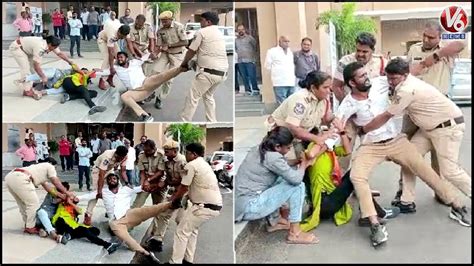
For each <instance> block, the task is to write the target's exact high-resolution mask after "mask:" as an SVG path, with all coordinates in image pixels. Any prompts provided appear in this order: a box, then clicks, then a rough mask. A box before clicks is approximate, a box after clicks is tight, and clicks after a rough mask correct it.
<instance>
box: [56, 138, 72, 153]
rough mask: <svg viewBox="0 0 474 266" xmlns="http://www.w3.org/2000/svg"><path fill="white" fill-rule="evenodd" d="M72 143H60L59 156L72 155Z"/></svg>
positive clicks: (63, 141)
mask: <svg viewBox="0 0 474 266" xmlns="http://www.w3.org/2000/svg"><path fill="white" fill-rule="evenodd" d="M70 145H71V143H70V142H69V141H67V140H60V141H59V155H63V156H69V155H71V146H70Z"/></svg>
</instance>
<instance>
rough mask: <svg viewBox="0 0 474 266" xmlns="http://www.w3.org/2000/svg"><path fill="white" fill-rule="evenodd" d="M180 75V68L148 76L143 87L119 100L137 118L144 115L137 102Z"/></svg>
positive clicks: (126, 93) (130, 91) (127, 93)
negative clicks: (130, 109)
mask: <svg viewBox="0 0 474 266" xmlns="http://www.w3.org/2000/svg"><path fill="white" fill-rule="evenodd" d="M180 73H181V70H180V67H175V68H173V69H170V70H167V71H165V72H163V73H160V74H154V75H152V76H149V77H147V78H146V79H145V81H143V86H141V87H139V88H137V89H134V90H129V91H127V92H125V93H123V94H122V96H120V98H121V99H122V101H123V102H124V104H125V105H127V106H128V107H130V108H132V110H133V111H134V112H135V114H136V115H137V116H140V115H141V114H145V113H146V112H145V110H143V108H142V107H140V105H138V103H137V102H140V101H143V100H145V99H146V98H148V97H149V96H150V95H151V94H152V93H153V91H154V90H155V89H156V88H157V87H158V86H160V85H161V84H163V83H164V82H166V81H167V80H169V79H172V78H174V77H176V76H177V75H179V74H180Z"/></svg>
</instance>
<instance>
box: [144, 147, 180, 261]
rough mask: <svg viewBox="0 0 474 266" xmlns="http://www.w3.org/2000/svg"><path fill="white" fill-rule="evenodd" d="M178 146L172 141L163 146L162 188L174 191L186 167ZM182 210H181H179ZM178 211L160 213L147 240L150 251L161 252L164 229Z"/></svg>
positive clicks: (178, 216)
mask: <svg viewBox="0 0 474 266" xmlns="http://www.w3.org/2000/svg"><path fill="white" fill-rule="evenodd" d="M178 148H179V144H178V142H176V141H174V140H169V141H167V142H166V143H165V145H163V149H164V151H165V156H166V158H165V173H166V180H165V181H164V184H163V186H167V187H169V188H171V189H173V190H175V189H176V188H177V187H178V186H179V184H181V179H182V177H183V176H184V166H185V165H186V157H185V156H184V155H182V154H181V153H179V152H178ZM179 210H182V209H179ZM177 212H178V210H174V209H171V210H168V211H164V212H162V213H160V214H159V215H158V216H157V217H156V218H157V222H158V223H157V226H156V227H154V228H153V232H152V235H153V236H152V238H151V239H150V240H149V245H148V246H149V247H150V249H152V250H156V251H158V252H161V251H163V239H164V237H165V233H166V229H167V228H168V224H169V221H170V219H171V217H172V216H173V215H174V213H177ZM180 216H181V215H179V214H178V215H177V217H176V221H177V222H178V221H179V218H180Z"/></svg>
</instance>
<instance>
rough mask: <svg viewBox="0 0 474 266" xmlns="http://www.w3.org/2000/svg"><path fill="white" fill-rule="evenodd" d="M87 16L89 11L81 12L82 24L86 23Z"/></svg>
mask: <svg viewBox="0 0 474 266" xmlns="http://www.w3.org/2000/svg"><path fill="white" fill-rule="evenodd" d="M88 18H89V11H87V12H85V13H84V12H83V13H81V19H82V24H83V25H87V19H88Z"/></svg>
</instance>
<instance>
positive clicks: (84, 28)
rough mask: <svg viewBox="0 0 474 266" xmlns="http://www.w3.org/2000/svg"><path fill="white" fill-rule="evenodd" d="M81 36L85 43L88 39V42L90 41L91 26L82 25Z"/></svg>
mask: <svg viewBox="0 0 474 266" xmlns="http://www.w3.org/2000/svg"><path fill="white" fill-rule="evenodd" d="M81 35H82V39H83V40H84V41H85V40H86V38H87V40H90V38H89V25H82V30H81Z"/></svg>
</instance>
